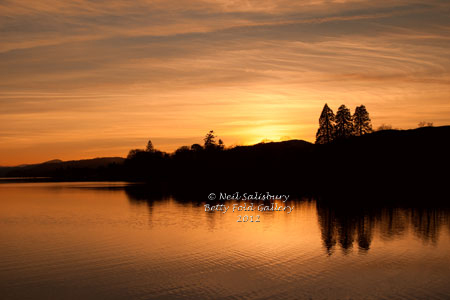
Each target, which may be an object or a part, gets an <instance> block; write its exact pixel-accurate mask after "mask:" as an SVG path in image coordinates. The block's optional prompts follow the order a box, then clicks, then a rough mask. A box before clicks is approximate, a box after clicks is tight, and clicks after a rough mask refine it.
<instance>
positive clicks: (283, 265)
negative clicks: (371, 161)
mask: <svg viewBox="0 0 450 300" xmlns="http://www.w3.org/2000/svg"><path fill="white" fill-rule="evenodd" d="M125 185H126V184H123V183H4V184H0V205H1V206H0V240H1V247H0V295H1V296H0V298H1V299H178V298H190V299H449V298H450V225H449V224H450V222H449V213H448V211H446V210H442V209H441V210H439V209H431V208H426V209H425V208H422V209H411V208H398V207H397V208H396V207H383V208H378V209H370V210H369V209H364V210H363V209H356V208H355V209H348V208H347V209H336V208H331V207H328V206H326V205H319V204H318V203H316V202H315V201H304V200H289V201H288V202H286V203H285V204H287V205H290V206H294V209H293V211H292V213H290V214H287V213H286V212H263V213H261V212H250V213H238V212H234V213H233V212H231V211H230V210H229V211H228V212H227V213H225V214H224V213H222V212H214V213H207V212H205V209H204V206H203V205H204V204H205V203H209V204H213V203H219V202H212V201H208V200H207V198H206V196H207V194H206V195H199V196H198V197H193V198H192V199H179V198H174V197H163V196H158V195H155V194H151V193H149V194H143V193H142V192H139V190H136V189H135V188H133V187H126V188H125ZM253 202H254V203H255V205H256V204H260V203H263V202H258V201H253ZM221 203H225V204H226V205H232V204H233V203H234V202H229V201H228V202H223V201H222V202H221ZM239 203H242V201H240V202H239ZM277 203H278V204H280V205H283V203H282V202H280V201H277ZM239 215H252V216H254V217H255V218H256V215H260V219H259V220H260V221H261V222H259V223H256V222H253V223H250V222H246V223H244V222H240V223H239V222H236V221H237V220H238V216H239Z"/></svg>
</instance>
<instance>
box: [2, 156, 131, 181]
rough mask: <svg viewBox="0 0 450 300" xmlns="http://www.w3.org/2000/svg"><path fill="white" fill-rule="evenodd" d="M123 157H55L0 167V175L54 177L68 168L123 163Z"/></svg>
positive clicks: (85, 168) (83, 168)
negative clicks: (33, 162)
mask: <svg viewBox="0 0 450 300" xmlns="http://www.w3.org/2000/svg"><path fill="white" fill-rule="evenodd" d="M124 161H125V159H124V158H122V157H102V158H93V159H83V160H71V161H62V160H59V159H54V160H50V161H46V162H43V163H40V164H31V165H21V166H16V167H0V177H53V176H55V175H56V174H60V173H62V172H64V171H67V170H69V169H70V170H75V169H78V170H85V171H86V170H87V169H91V170H92V169H97V168H101V167H107V166H108V165H110V164H123V162H124Z"/></svg>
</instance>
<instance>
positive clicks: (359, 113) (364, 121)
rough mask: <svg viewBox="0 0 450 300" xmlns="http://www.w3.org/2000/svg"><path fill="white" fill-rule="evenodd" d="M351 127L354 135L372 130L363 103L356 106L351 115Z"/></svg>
mask: <svg viewBox="0 0 450 300" xmlns="http://www.w3.org/2000/svg"><path fill="white" fill-rule="evenodd" d="M353 127H354V131H355V135H363V134H366V133H370V132H372V123H371V122H370V118H369V113H368V112H367V109H366V107H365V106H364V105H361V106H357V107H356V109H355V114H354V115H353Z"/></svg>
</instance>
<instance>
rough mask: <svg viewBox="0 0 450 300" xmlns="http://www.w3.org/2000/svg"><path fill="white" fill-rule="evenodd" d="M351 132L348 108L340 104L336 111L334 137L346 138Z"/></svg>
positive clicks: (350, 116) (351, 126)
mask: <svg viewBox="0 0 450 300" xmlns="http://www.w3.org/2000/svg"><path fill="white" fill-rule="evenodd" d="M352 134H353V120H352V115H351V113H350V110H349V109H348V108H347V107H346V106H345V105H341V106H339V108H338V111H337V112H336V138H346V137H349V136H351V135H352Z"/></svg>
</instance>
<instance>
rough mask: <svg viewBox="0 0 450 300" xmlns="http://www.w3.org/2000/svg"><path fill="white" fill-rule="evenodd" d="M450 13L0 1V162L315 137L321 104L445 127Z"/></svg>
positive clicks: (146, 1)
mask: <svg viewBox="0 0 450 300" xmlns="http://www.w3.org/2000/svg"><path fill="white" fill-rule="evenodd" d="M449 13H450V4H449V3H448V1H439V0H432V1H407V0H402V1H384V0H382V1H362V0H355V1H343V0H340V1H325V0H324V1H320V0H311V1H292V0H280V1H269V0H257V1H256V0H254V1H253V0H247V1H232V0H229V1H227V0H221V1H218V0H217V1H213V0H201V1H200V0H189V1H187V0H179V1H162V0H161V1H150V0H137V1H88V0H78V1H56V0H43V1H30V0H17V1H1V2H0V31H1V34H0V90H1V92H0V119H1V121H2V127H1V128H0V154H2V156H1V157H2V160H0V165H3V164H11V163H19V162H20V163H21V162H29V161H34V162H35V161H38V160H45V159H50V158H54V157H59V158H63V159H65V158H77V157H78V153H80V152H82V151H83V150H82V149H85V151H87V152H86V155H88V154H89V155H92V156H101V155H102V153H107V154H108V155H111V154H114V153H115V154H116V155H124V153H123V150H124V149H129V148H132V147H139V146H140V144H141V143H145V140H146V139H147V138H153V139H155V141H157V142H155V144H156V146H157V147H160V148H163V149H164V150H173V149H175V148H176V147H178V146H181V144H184V143H191V142H200V141H201V135H202V134H203V133H204V132H206V131H208V130H210V129H215V130H216V131H218V133H219V134H220V135H221V136H222V137H223V138H224V140H225V142H226V143H228V144H236V143H249V142H254V141H259V140H261V139H263V138H269V139H273V140H279V139H280V138H281V137H283V136H290V137H292V138H302V139H307V140H310V141H313V139H314V134H315V128H316V125H317V124H316V123H317V117H318V115H319V113H320V109H321V108H322V105H323V103H324V102H325V101H326V102H328V103H329V104H330V105H332V106H333V107H336V108H337V106H338V105H340V104H341V103H346V104H348V105H349V106H350V107H352V108H353V106H355V105H359V104H361V103H364V104H366V106H367V107H368V109H369V112H370V113H371V116H372V119H373V123H374V124H375V126H376V125H377V124H381V123H392V124H393V125H394V126H397V127H405V128H406V127H413V126H415V125H416V124H417V123H418V122H419V121H422V120H425V119H426V121H434V122H435V124H436V125H443V124H448V123H449V121H450V115H449V114H448V112H449V106H448V97H449V95H450V88H449V86H450V85H449V83H450V73H449V68H450V57H449V56H448V49H449V47H450V38H449V36H450V35H449V34H450V22H449V21H448V15H449ZM58 143H59V144H58ZM158 143H160V145H158ZM50 145H52V146H51V147H50ZM55 145H56V146H55ZM57 145H60V146H57ZM61 145H71V146H70V147H68V148H67V149H66V148H64V147H62V146H61ZM76 145H79V146H76ZM108 147H109V148H108ZM33 149H39V151H36V153H38V154H32V153H33ZM45 149H47V150H46V151H45ZM62 149H65V150H64V151H62ZM70 149H71V150H70ZM86 149H88V150H86ZM105 149H110V151H107V150H105ZM114 151H117V152H114Z"/></svg>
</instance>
